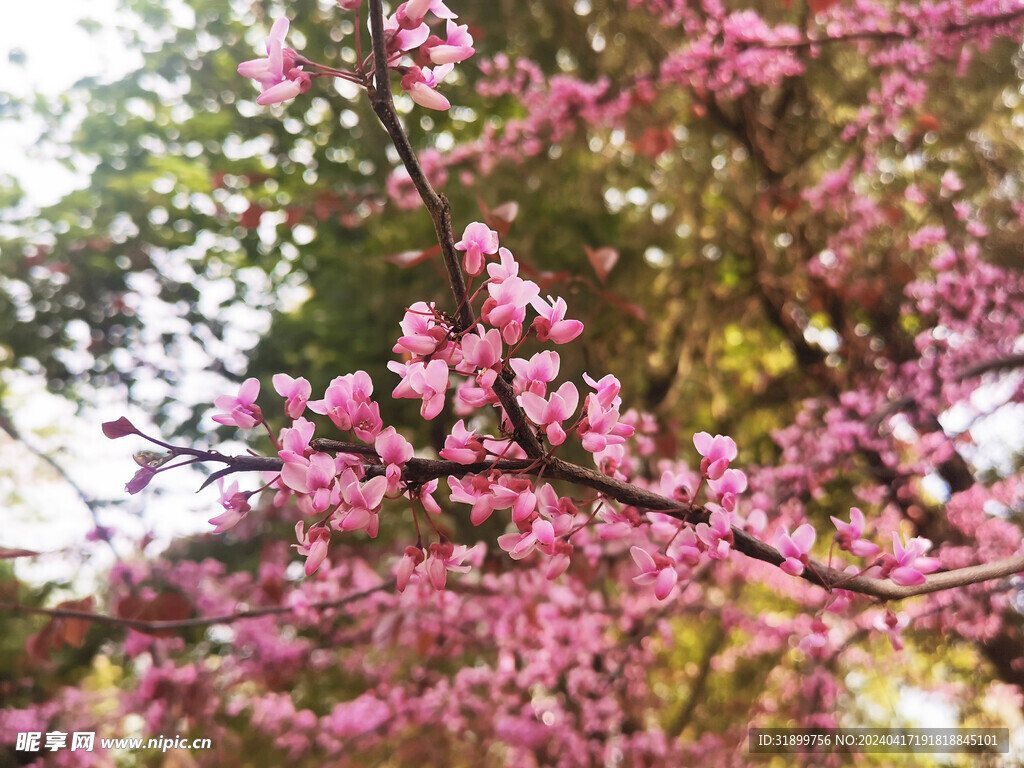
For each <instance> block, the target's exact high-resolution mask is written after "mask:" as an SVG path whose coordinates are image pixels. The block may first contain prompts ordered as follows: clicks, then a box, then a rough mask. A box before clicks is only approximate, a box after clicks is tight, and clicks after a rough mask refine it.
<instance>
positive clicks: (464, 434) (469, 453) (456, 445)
mask: <svg viewBox="0 0 1024 768" xmlns="http://www.w3.org/2000/svg"><path fill="white" fill-rule="evenodd" d="M440 453H441V458H442V459H448V461H454V462H456V463H457V464H474V463H476V462H478V461H483V460H484V457H485V456H486V455H487V451H486V450H485V449H484V444H483V442H482V441H481V440H480V438H479V437H477V436H476V431H475V430H474V431H472V432H471V431H470V430H468V429H466V423H465V421H464V420H463V419H459V420H458V421H457V422H455V426H454V427H452V433H451V434H450V435H448V437H446V438H445V440H444V448H442V449H441V451H440Z"/></svg>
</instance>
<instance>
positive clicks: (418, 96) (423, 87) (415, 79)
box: [402, 64, 452, 110]
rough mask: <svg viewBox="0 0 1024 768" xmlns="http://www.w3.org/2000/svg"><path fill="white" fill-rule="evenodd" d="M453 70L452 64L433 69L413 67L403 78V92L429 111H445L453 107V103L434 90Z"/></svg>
mask: <svg viewBox="0 0 1024 768" xmlns="http://www.w3.org/2000/svg"><path fill="white" fill-rule="evenodd" d="M451 70H452V65H451V64H443V65H441V66H439V67H434V68H433V69H427V68H421V67H416V66H412V67H409V71H408V72H407V73H406V74H405V76H404V77H403V78H402V90H404V91H405V92H406V93H408V94H409V97H410V98H411V99H412V100H413V101H415V102H416V103H417V104H419V105H420V106H421V107H426V108H427V109H437V110H445V109H448V108H450V107H451V103H450V102H449V101H448V99H446V98H445V97H444V96H442V95H441V94H440V93H438V92H437V91H435V90H434V88H436V87H437V86H438V85H440V84H441V81H442V80H444V78H445V77H446V76H447V74H448V73H449V72H451Z"/></svg>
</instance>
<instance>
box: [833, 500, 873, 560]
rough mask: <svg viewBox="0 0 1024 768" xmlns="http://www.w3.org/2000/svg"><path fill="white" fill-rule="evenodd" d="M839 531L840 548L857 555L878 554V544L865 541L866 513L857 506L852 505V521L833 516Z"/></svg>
mask: <svg viewBox="0 0 1024 768" xmlns="http://www.w3.org/2000/svg"><path fill="white" fill-rule="evenodd" d="M832 522H833V523H835V526H836V528H838V529H839V532H838V533H837V534H836V543H837V544H838V545H839V548H840V549H845V550H846V551H847V552H851V553H852V554H854V555H856V556H857V557H874V556H875V555H877V554H878V549H879V547H878V545H877V544H873V543H871V542H870V541H864V539H862V538H861V537H862V536H863V535H864V513H863V512H861V511H860V510H859V509H857V507H850V522H848V523H844V522H843V521H842V520H840V519H839V518H838V517H833V518H832Z"/></svg>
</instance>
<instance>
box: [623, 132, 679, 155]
mask: <svg viewBox="0 0 1024 768" xmlns="http://www.w3.org/2000/svg"><path fill="white" fill-rule="evenodd" d="M675 145H676V140H675V137H674V136H673V135H672V131H670V130H668V129H667V128H645V129H644V132H643V133H642V134H641V135H640V138H639V139H637V140H636V141H634V142H633V146H634V147H635V148H636V151H637V152H639V153H640V154H641V155H645V156H647V157H650V158H652V159H654V158H657V157H658V156H659V155H661V154H662V153H664V152H668V151H669V150H670V149H672V147H674V146H675Z"/></svg>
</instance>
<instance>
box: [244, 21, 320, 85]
mask: <svg viewBox="0 0 1024 768" xmlns="http://www.w3.org/2000/svg"><path fill="white" fill-rule="evenodd" d="M286 34H288V19H278V20H277V21H275V22H274V26H273V27H272V28H271V30H270V36H269V37H268V38H267V56H266V58H262V59H252V60H250V61H243V62H242V63H241V64H239V65H238V74H240V75H242V77H248V78H251V79H253V80H256V81H257V82H258V83H259V84H260V88H261V90H262V91H263V92H262V93H261V94H260V95H259V96H258V97H257V98H256V103H257V104H262V105H267V104H277V103H280V102H282V101H288V100H289V99H294V98H295V97H296V96H298V95H299V94H300V93H305V92H306V91H308V90H309V87H310V85H311V84H312V79H311V78H310V76H309V75H308V74H307V73H305V72H303V71H302V67H301V65H299V66H296V65H295V62H296V54H295V51H293V50H291V49H290V48H285V47H284V36H285V35H286Z"/></svg>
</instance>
